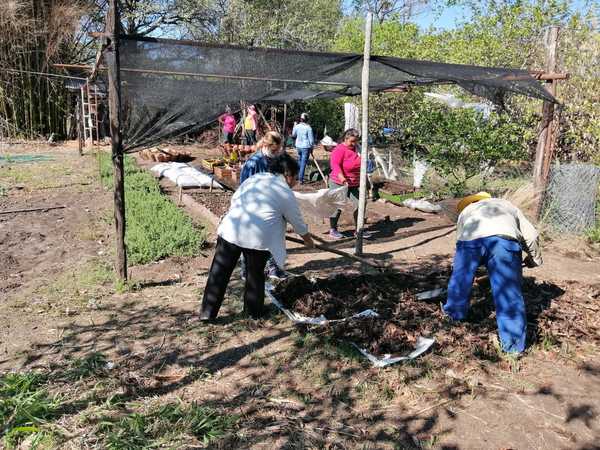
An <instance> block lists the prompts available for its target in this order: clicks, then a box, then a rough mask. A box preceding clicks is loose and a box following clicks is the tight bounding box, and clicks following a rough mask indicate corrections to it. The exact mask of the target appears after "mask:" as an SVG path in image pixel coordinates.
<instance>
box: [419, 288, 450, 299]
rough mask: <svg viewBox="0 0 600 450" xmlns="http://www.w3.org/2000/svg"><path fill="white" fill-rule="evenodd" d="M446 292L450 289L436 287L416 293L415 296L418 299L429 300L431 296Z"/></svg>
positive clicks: (438, 295)
mask: <svg viewBox="0 0 600 450" xmlns="http://www.w3.org/2000/svg"><path fill="white" fill-rule="evenodd" d="M446 292H448V291H447V290H446V289H444V288H436V289H432V290H430V291H425V292H419V293H418V294H417V295H415V297H416V298H417V300H429V299H430V298H436V297H441V296H442V295H444V294H445V293H446Z"/></svg>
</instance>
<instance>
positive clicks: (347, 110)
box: [344, 103, 360, 131]
mask: <svg viewBox="0 0 600 450" xmlns="http://www.w3.org/2000/svg"><path fill="white" fill-rule="evenodd" d="M350 128H354V129H356V130H359V129H360V112H359V111H358V108H357V107H356V105H355V104H354V103H344V131H346V130H349V129H350Z"/></svg>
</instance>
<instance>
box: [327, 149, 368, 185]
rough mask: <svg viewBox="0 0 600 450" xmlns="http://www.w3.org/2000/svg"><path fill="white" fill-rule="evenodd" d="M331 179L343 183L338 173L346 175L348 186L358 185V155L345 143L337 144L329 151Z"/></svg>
mask: <svg viewBox="0 0 600 450" xmlns="http://www.w3.org/2000/svg"><path fill="white" fill-rule="evenodd" d="M329 165H330V167H331V174H330V177H331V181H333V182H334V183H336V184H343V183H342V182H341V181H340V179H339V175H340V173H341V174H342V175H343V176H344V177H346V180H347V181H348V187H356V186H359V185H360V155H359V154H358V153H356V152H355V151H354V150H352V149H351V148H350V147H348V146H347V145H345V144H338V145H337V146H336V147H335V148H334V149H333V151H332V152H331V157H330V159H329Z"/></svg>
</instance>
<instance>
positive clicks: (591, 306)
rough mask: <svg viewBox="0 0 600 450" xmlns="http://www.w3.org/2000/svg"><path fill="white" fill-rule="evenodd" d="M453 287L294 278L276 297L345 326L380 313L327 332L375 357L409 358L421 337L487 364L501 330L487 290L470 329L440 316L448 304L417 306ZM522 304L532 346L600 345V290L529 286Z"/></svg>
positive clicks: (436, 277) (476, 297) (477, 299)
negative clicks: (426, 295)
mask: <svg viewBox="0 0 600 450" xmlns="http://www.w3.org/2000/svg"><path fill="white" fill-rule="evenodd" d="M447 279H448V274H447V273H432V274H429V275H427V276H416V275H413V274H405V273H393V274H390V273H388V274H377V275H352V276H345V275H337V276H335V277H331V278H327V279H317V280H313V282H311V281H310V280H308V279H307V278H305V277H294V278H292V279H290V280H288V281H287V282H285V283H282V284H280V285H279V286H278V288H277V290H276V292H275V296H276V297H277V298H278V299H279V300H280V301H281V302H282V303H283V304H284V305H285V306H286V307H287V308H289V309H291V310H293V311H296V312H298V313H300V314H302V315H304V316H308V317H316V316H320V315H323V316H325V317H326V318H328V319H341V318H345V317H349V316H351V315H353V314H356V313H359V312H361V311H364V310H365V309H373V310H375V311H376V312H377V313H378V314H379V316H380V317H379V318H368V319H361V320H352V321H346V322H341V323H334V324H331V325H329V326H328V327H327V330H326V332H327V333H330V334H331V335H332V336H333V337H335V338H339V339H343V340H346V341H351V342H354V343H356V344H358V345H359V346H361V347H363V348H366V349H367V350H369V351H370V352H371V353H373V354H376V355H382V354H386V353H390V354H402V353H407V352H408V351H410V350H412V349H413V348H414V344H415V342H416V340H417V338H418V337H419V336H424V337H435V339H436V343H437V345H438V348H442V349H444V352H450V351H465V352H467V353H469V354H476V355H480V356H482V357H484V358H488V357H490V356H492V355H494V354H495V350H494V349H493V344H492V342H493V339H492V336H496V333H497V329H496V319H495V313H494V304H493V299H492V295H491V291H490V288H489V283H488V282H486V281H485V280H484V281H482V282H480V283H476V284H475V285H474V288H473V293H472V295H471V309H470V312H469V317H468V319H467V320H466V321H464V322H452V321H450V320H448V319H447V318H446V317H445V315H444V314H443V313H442V312H441V309H440V300H444V299H443V298H438V299H432V300H418V299H417V297H416V294H417V293H419V292H423V291H426V290H430V289H434V288H436V287H444V286H445V285H446V284H447ZM523 296H524V297H525V301H526V305H527V320H528V339H529V340H530V342H531V343H538V342H542V341H543V340H544V339H547V338H548V337H551V340H552V341H553V342H556V343H561V342H563V341H564V340H567V341H569V342H570V343H573V344H577V343H582V342H595V343H600V314H598V313H599V312H600V286H595V287H594V286H585V285H580V284H577V283H567V284H565V285H564V286H562V287H561V286H558V285H556V284H553V283H547V282H543V283H538V282H536V281H535V280H534V279H533V278H526V279H525V281H524V284H523Z"/></svg>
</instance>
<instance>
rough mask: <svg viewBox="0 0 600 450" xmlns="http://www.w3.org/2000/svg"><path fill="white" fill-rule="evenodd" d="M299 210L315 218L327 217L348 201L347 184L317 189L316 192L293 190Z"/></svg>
mask: <svg viewBox="0 0 600 450" xmlns="http://www.w3.org/2000/svg"><path fill="white" fill-rule="evenodd" d="M294 195H295V196H296V200H297V201H298V205H299V206H300V210H301V211H302V212H303V213H304V214H307V215H310V216H313V217H316V218H319V219H320V218H327V217H331V216H332V215H334V214H335V212H336V211H337V210H338V209H341V208H343V207H344V205H345V204H346V202H347V201H348V186H341V187H339V188H334V189H319V190H318V191H317V192H296V191H294Z"/></svg>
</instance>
